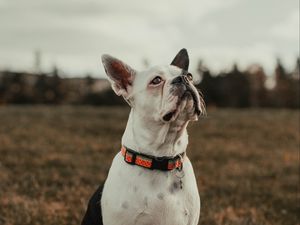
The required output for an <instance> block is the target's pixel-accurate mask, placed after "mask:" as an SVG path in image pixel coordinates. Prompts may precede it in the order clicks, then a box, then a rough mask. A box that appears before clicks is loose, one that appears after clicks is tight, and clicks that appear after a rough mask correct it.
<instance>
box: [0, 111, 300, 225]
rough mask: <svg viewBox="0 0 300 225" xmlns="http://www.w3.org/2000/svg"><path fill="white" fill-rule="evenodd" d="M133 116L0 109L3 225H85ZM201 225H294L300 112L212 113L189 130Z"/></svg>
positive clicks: (0, 211)
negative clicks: (91, 202) (93, 196)
mask: <svg viewBox="0 0 300 225" xmlns="http://www.w3.org/2000/svg"><path fill="white" fill-rule="evenodd" d="M127 114H128V109H127V108H93V107H43V106H40V107H16V106H13V107H0V157H1V158H0V224H1V225H2V224H5V225H12V224H15V225H17V224H18V225H19V224H20V225H21V224H22V225H37V224H41V225H51V224H58V225H64V224H74V225H77V224H80V221H81V218H82V216H83V214H84V210H85V208H86V204H87V201H88V199H89V197H90V195H91V194H92V193H93V191H94V190H95V189H96V188H97V186H98V184H100V183H101V182H102V181H103V180H104V179H105V175H106V173H107V170H108V169H109V167H110V163H111V160H112V158H113V156H114V155H115V154H116V153H117V151H118V150H119V148H120V139H121V135H122V133H123V130H124V127H125V124H126V120H127ZM189 134H190V135H189V136H190V145H189V147H188V155H189V156H190V158H191V161H192V163H193V165H194V169H195V173H196V177H197V180H198V185H199V191H200V195H201V203H202V208H201V217H200V223H199V224H201V225H221V224H224V225H297V224H300V222H299V219H300V218H299V212H300V206H299V201H300V198H299V144H300V140H299V111H289V110H246V109H245V110H209V111H208V116H207V117H206V118H203V119H201V120H200V121H199V122H197V123H193V124H191V126H190V127H189Z"/></svg>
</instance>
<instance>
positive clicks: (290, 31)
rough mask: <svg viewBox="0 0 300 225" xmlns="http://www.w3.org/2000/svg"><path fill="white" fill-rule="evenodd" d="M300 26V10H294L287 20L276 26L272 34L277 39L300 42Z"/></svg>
mask: <svg viewBox="0 0 300 225" xmlns="http://www.w3.org/2000/svg"><path fill="white" fill-rule="evenodd" d="M299 26H300V24H299V10H294V11H293V12H291V13H290V14H289V15H288V16H287V18H286V19H285V20H283V21H282V22H279V23H278V24H276V25H274V26H273V27H272V28H271V29H270V33H271V34H272V35H273V36H275V37H277V38H281V39H286V40H293V41H299Z"/></svg>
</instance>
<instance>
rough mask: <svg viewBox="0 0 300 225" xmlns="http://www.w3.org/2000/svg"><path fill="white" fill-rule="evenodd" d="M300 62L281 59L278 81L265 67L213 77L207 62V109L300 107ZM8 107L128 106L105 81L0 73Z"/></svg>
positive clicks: (2, 99) (201, 68) (203, 75)
mask: <svg viewBox="0 0 300 225" xmlns="http://www.w3.org/2000/svg"><path fill="white" fill-rule="evenodd" d="M299 63H300V61H299V58H298V59H297V62H296V67H295V69H294V70H293V71H292V72H287V71H286V69H285V68H284V66H283V65H282V63H281V61H280V60H277V65H276V68H275V70H274V74H273V75H272V76H267V75H266V74H265V72H264V70H263V68H262V67H261V66H260V65H252V66H250V67H249V68H248V69H247V70H245V71H241V70H239V68H238V66H237V65H234V66H233V68H232V69H231V70H230V71H228V72H220V73H219V74H213V73H211V72H210V70H209V69H208V68H207V67H206V66H205V65H204V63H203V62H202V61H200V62H199V65H198V73H199V75H200V80H201V81H200V83H199V84H198V85H197V88H199V89H200V90H201V92H202V93H203V97H204V100H205V102H206V105H207V106H215V107H237V108H243V107H286V108H300V99H299V82H300V78H299V66H300V65H299ZM4 104H92V105H120V104H125V103H124V101H123V99H122V98H119V97H118V96H116V95H115V94H114V93H113V91H112V90H111V89H110V87H109V83H108V81H107V80H105V79H95V78H92V77H90V76H86V77H85V78H62V77H61V76H60V74H59V71H58V69H57V68H54V69H53V71H52V72H51V73H48V74H46V73H27V72H13V71H0V105H4Z"/></svg>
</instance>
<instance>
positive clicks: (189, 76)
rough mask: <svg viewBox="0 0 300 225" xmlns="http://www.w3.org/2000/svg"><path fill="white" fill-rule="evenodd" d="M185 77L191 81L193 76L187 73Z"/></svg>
mask: <svg viewBox="0 0 300 225" xmlns="http://www.w3.org/2000/svg"><path fill="white" fill-rule="evenodd" d="M186 76H187V78H188V79H189V80H190V81H192V80H193V75H192V74H191V73H188V74H187V75H186Z"/></svg>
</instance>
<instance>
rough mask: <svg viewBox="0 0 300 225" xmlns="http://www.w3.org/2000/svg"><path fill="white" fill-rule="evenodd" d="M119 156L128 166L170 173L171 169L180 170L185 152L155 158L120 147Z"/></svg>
mask: <svg viewBox="0 0 300 225" xmlns="http://www.w3.org/2000/svg"><path fill="white" fill-rule="evenodd" d="M121 154H122V156H123V157H124V160H125V162H127V163H128V164H131V165H137V166H141V167H144V168H147V169H150V170H162V171H170V170H173V169H178V170H182V166H183V157H184V156H185V152H183V153H181V154H178V155H176V156H175V157H155V156H151V155H146V154H143V153H139V152H136V151H134V150H132V149H129V148H127V147H125V146H122V148H121Z"/></svg>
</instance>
